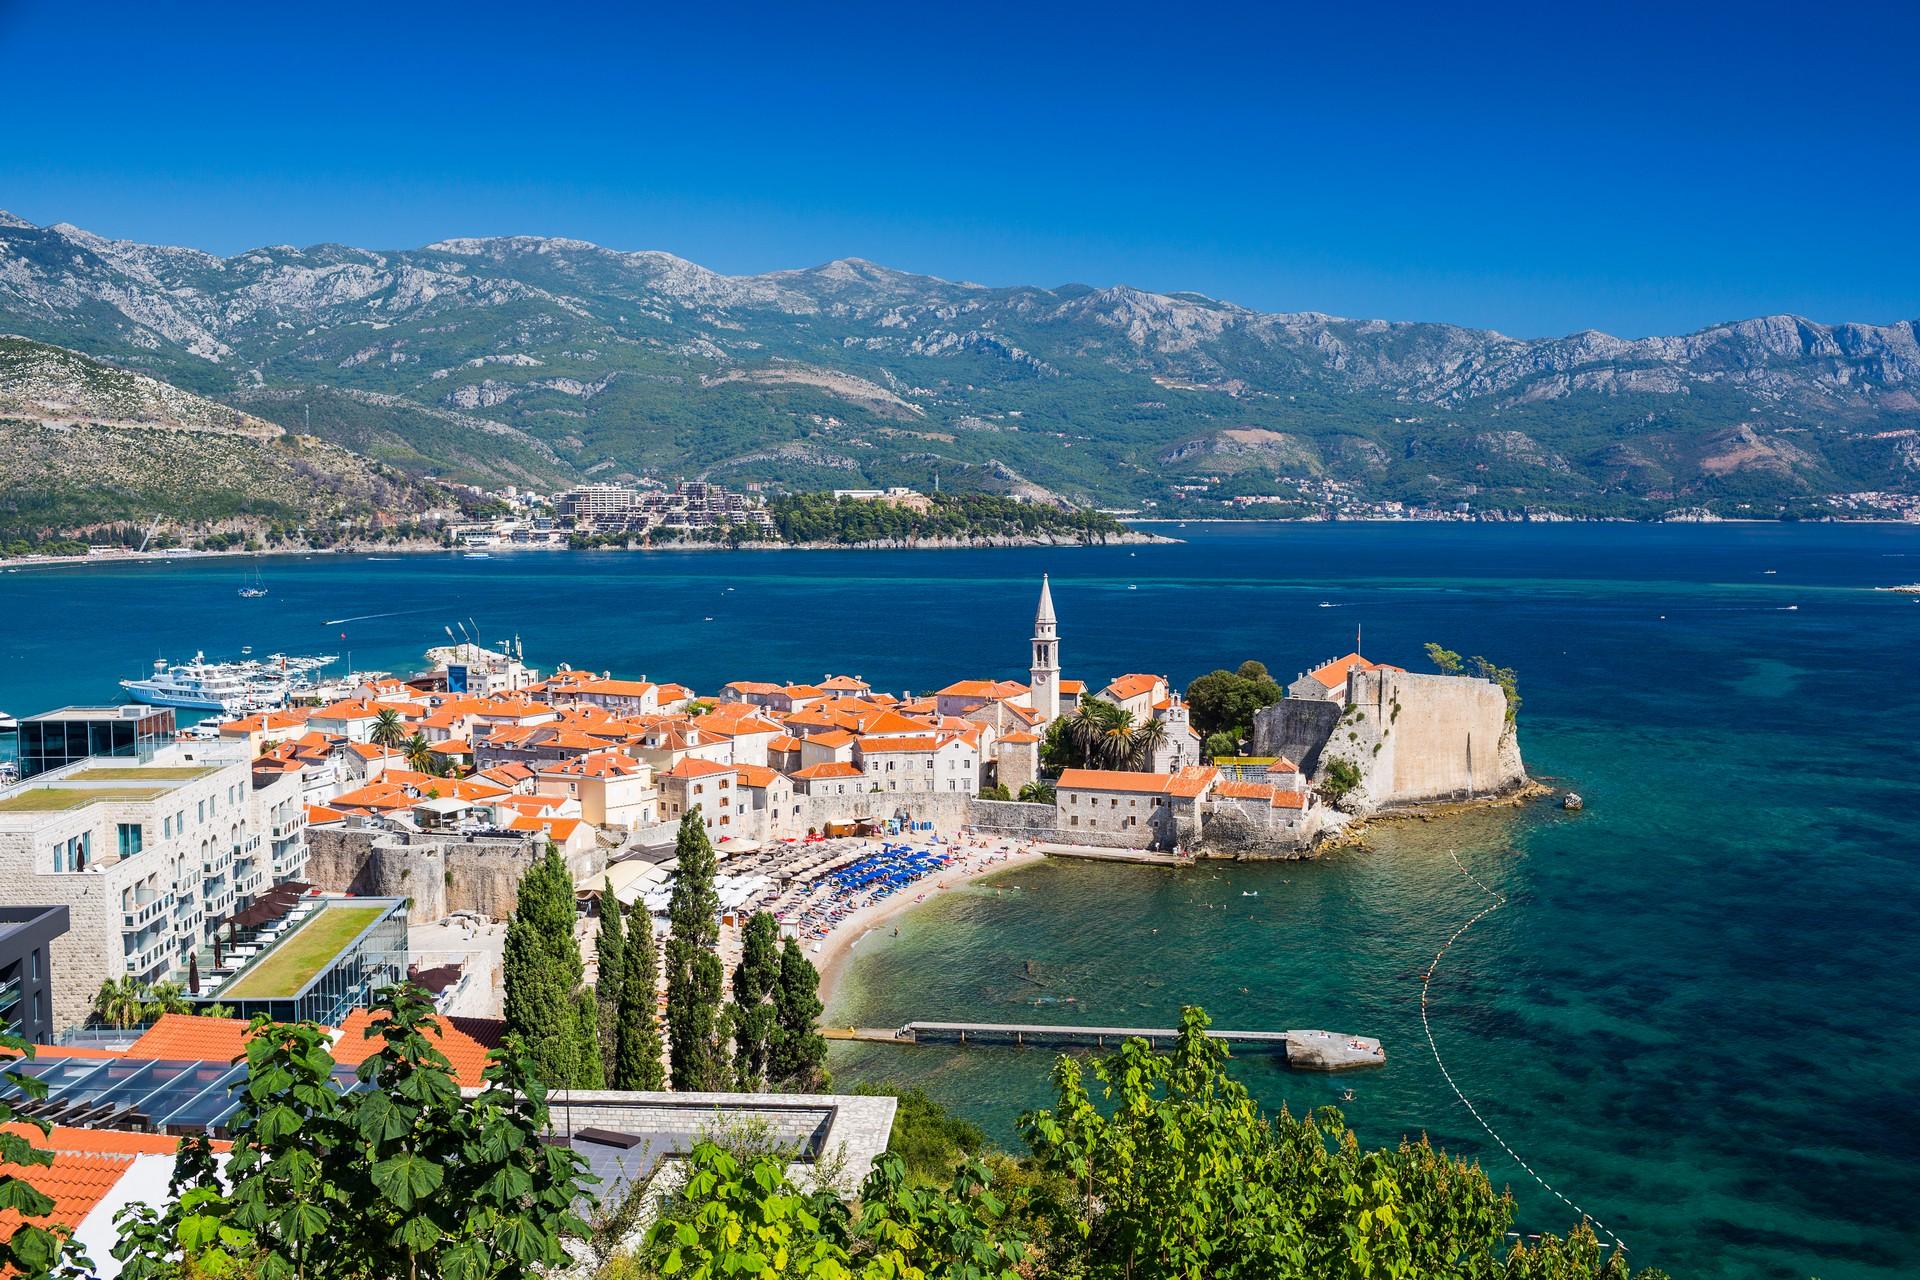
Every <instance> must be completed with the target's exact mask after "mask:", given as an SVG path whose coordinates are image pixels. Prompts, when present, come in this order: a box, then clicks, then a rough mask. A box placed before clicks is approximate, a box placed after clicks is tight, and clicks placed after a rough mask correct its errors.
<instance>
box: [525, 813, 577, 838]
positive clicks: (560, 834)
mask: <svg viewBox="0 0 1920 1280" xmlns="http://www.w3.org/2000/svg"><path fill="white" fill-rule="evenodd" d="M580 821H581V820H580V819H579V818H538V817H532V816H529V815H524V814H523V815H522V816H520V817H518V818H515V819H514V820H513V821H511V822H509V823H507V830H509V831H544V832H546V833H547V838H548V839H550V840H553V841H556V842H558V841H564V840H567V839H569V838H570V837H571V836H572V835H573V833H574V832H576V831H578V830H579V829H580Z"/></svg>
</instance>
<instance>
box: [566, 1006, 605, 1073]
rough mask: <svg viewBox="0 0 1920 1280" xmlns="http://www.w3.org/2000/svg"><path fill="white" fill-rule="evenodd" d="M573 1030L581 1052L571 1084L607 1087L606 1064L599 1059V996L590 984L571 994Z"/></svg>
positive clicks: (576, 1043)
mask: <svg viewBox="0 0 1920 1280" xmlns="http://www.w3.org/2000/svg"><path fill="white" fill-rule="evenodd" d="M573 1030H574V1043H575V1045H576V1046H578V1051H579V1055H580V1056H579V1059H578V1060H577V1061H576V1062H575V1064H574V1069H573V1086H574V1088H576V1089H604V1088H606V1085H607V1076H606V1067H605V1066H604V1065H603V1064H602V1062H601V1060H600V1000H599V997H597V996H596V995H595V994H594V993H593V991H592V990H590V989H589V988H586V987H582V988H580V990H579V991H578V992H577V993H575V995H574V1005H573Z"/></svg>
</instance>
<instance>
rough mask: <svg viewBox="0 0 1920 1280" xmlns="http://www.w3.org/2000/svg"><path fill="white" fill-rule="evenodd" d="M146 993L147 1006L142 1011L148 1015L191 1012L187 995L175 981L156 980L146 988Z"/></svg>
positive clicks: (191, 1007)
mask: <svg viewBox="0 0 1920 1280" xmlns="http://www.w3.org/2000/svg"><path fill="white" fill-rule="evenodd" d="M146 994H147V1007H146V1008H145V1009H144V1010H142V1012H143V1013H144V1014H145V1015H146V1016H148V1017H157V1016H159V1015H160V1014H163V1013H192V1012H193V1006H192V1005H190V1004H188V1003H187V997H186V995H185V994H184V992H183V991H182V990H181V987H180V984H179V983H177V982H156V983H154V984H153V985H152V986H151V987H148V988H147V993H146Z"/></svg>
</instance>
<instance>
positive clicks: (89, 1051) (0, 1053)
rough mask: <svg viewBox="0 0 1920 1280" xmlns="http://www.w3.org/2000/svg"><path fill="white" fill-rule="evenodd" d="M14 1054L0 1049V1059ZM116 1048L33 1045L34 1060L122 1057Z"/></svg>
mask: <svg viewBox="0 0 1920 1280" xmlns="http://www.w3.org/2000/svg"><path fill="white" fill-rule="evenodd" d="M13 1056H15V1055H14V1052H13V1050H11V1049H0V1060H4V1059H6V1058H11V1057H13ZM124 1056H125V1055H124V1054H122V1053H121V1052H120V1051H119V1050H118V1049H94V1048H89V1047H85V1046H82V1045H77V1044H37V1045H35V1046H33V1057H34V1060H35V1061H36V1062H39V1061H45V1060H46V1059H48V1058H119V1057H124Z"/></svg>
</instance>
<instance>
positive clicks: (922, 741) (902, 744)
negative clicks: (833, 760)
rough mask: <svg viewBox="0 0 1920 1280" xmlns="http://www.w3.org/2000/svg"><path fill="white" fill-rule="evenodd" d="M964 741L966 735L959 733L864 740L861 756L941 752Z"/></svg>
mask: <svg viewBox="0 0 1920 1280" xmlns="http://www.w3.org/2000/svg"><path fill="white" fill-rule="evenodd" d="M964 739H965V735H964V734H957V733H954V734H948V733H929V734H922V735H920V736H918V737H913V738H862V739H860V754H862V755H868V756H874V755H886V754H889V753H891V752H899V751H939V750H941V749H942V748H944V747H948V746H951V745H953V744H954V743H956V742H961V741H964Z"/></svg>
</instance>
